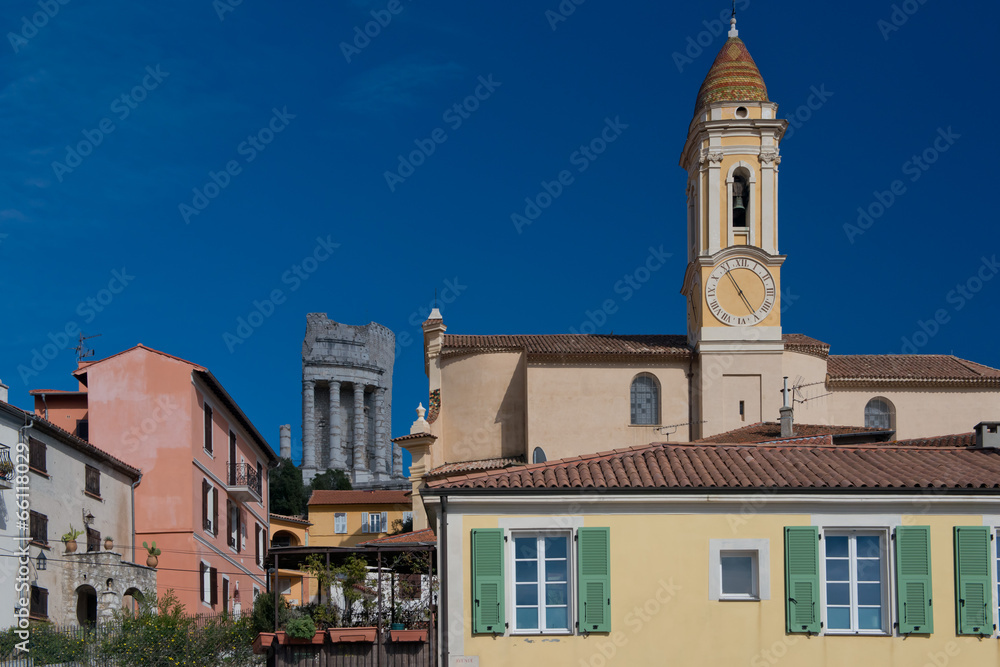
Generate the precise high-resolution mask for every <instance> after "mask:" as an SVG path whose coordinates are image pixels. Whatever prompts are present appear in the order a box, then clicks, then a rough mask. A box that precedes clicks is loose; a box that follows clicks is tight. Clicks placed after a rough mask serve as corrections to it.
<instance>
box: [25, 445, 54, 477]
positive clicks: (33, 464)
mask: <svg viewBox="0 0 1000 667" xmlns="http://www.w3.org/2000/svg"><path fill="white" fill-rule="evenodd" d="M45 449H46V447H45V443H44V442H42V441H41V440H35V439H34V438H31V437H29V438H28V467H29V468H31V469H32V470H34V471H35V472H40V473H48V471H49V469H48V466H47V463H46V460H45Z"/></svg>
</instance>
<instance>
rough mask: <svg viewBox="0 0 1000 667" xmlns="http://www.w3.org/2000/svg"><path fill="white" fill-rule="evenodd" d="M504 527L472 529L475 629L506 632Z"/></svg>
mask: <svg viewBox="0 0 1000 667" xmlns="http://www.w3.org/2000/svg"><path fill="white" fill-rule="evenodd" d="M504 618H505V616H504V583H503V529H502V528H479V529H476V530H473V531H472V631H473V632H480V633H483V632H496V633H499V634H503V633H504V632H505V631H506V629H507V626H506V623H505V622H504Z"/></svg>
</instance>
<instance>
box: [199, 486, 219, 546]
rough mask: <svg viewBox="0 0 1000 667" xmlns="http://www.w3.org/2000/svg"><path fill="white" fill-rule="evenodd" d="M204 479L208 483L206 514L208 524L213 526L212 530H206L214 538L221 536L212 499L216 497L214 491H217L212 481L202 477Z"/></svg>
mask: <svg viewBox="0 0 1000 667" xmlns="http://www.w3.org/2000/svg"><path fill="white" fill-rule="evenodd" d="M202 479H203V480H205V481H206V482H208V493H207V494H205V507H206V509H207V511H206V513H205V514H206V518H207V519H208V523H209V524H211V526H212V527H211V528H208V529H204V530H205V532H206V533H207V534H209V535H211V536H212V537H216V536H217V535H218V534H219V527H218V526H216V525H215V524H216V523H218V522H217V521H216V520H215V504H214V503H213V502H212V499H213V498H214V497H215V496H214V494H213V493H212V490H213V489H215V484H213V483H212V480H210V479H209V478H207V477H202Z"/></svg>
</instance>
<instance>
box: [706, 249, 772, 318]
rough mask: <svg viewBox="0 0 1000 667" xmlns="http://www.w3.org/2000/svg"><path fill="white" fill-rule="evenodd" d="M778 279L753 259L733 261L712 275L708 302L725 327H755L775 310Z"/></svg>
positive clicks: (718, 268)
mask: <svg viewBox="0 0 1000 667" xmlns="http://www.w3.org/2000/svg"><path fill="white" fill-rule="evenodd" d="M775 297H776V293H775V287H774V277H773V276H772V275H771V272H770V271H768V270H767V267H766V266H764V265H763V264H761V263H760V262H758V261H755V260H753V259H747V258H746V257H737V258H735V259H730V260H727V261H725V262H723V263H722V264H720V265H719V266H717V267H715V269H714V270H713V271H712V272H711V273H710V274H708V281H707V282H706V283H705V302H706V303H707V304H708V309H709V310H710V311H711V313H712V314H713V315H715V317H716V319H718V320H719V321H720V322H722V323H723V324H729V325H737V326H751V325H754V324H758V323H760V322H762V321H763V320H764V318H765V317H767V314H768V313H770V312H771V310H772V309H773V308H774V302H775Z"/></svg>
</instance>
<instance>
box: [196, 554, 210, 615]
mask: <svg viewBox="0 0 1000 667" xmlns="http://www.w3.org/2000/svg"><path fill="white" fill-rule="evenodd" d="M201 565H204V566H205V570H204V571H203V572H201V573H200V574H201V579H202V589H203V591H202V596H201V602H202V604H205V605H208V606H209V607H211V606H212V564H211V563H208V562H206V561H200V565H199V568H198V569H201ZM205 598H208V599H207V600H206V599H205Z"/></svg>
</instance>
